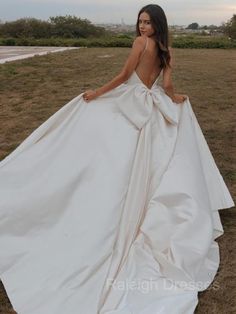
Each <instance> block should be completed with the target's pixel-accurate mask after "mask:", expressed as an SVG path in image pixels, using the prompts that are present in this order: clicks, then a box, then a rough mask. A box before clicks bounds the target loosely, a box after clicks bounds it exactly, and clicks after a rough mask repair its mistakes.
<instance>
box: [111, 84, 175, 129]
mask: <svg viewBox="0 0 236 314" xmlns="http://www.w3.org/2000/svg"><path fill="white" fill-rule="evenodd" d="M117 104H118V107H119V109H120V110H121V112H122V113H123V114H124V115H125V116H126V117H127V118H128V119H129V120H130V121H131V122H132V123H133V124H134V125H135V126H136V127H137V128H138V129H142V128H143V126H144V125H145V124H146V122H148V120H149V119H150V118H151V116H152V110H153V106H156V107H157V109H158V110H159V111H160V112H161V113H162V115H163V116H164V117H165V118H166V119H167V120H168V121H169V122H170V123H172V124H175V125H177V124H178V121H179V108H178V105H177V104H175V103H174V102H172V100H171V98H170V97H168V96H167V95H166V94H165V93H164V91H163V90H162V88H161V87H160V86H157V87H154V88H152V89H148V88H147V87H145V86H143V85H139V84H138V85H133V86H129V88H127V91H125V92H124V93H122V95H121V96H119V97H118V98H117Z"/></svg>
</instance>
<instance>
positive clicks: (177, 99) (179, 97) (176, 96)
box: [171, 94, 188, 104]
mask: <svg viewBox="0 0 236 314" xmlns="http://www.w3.org/2000/svg"><path fill="white" fill-rule="evenodd" d="M187 98H188V95H181V94H174V96H173V97H172V98H171V99H172V101H173V102H175V103H177V104H180V103H182V102H184V101H185V100H186V99H187Z"/></svg>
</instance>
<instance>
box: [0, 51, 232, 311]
mask: <svg viewBox="0 0 236 314" xmlns="http://www.w3.org/2000/svg"><path fill="white" fill-rule="evenodd" d="M129 51H130V49H129V48H83V49H79V50H72V51H68V52H61V53H57V54H50V55H46V56H40V57H39V56H36V57H34V58H30V59H25V60H21V61H17V62H13V63H9V64H3V65H0V104H1V109H0V159H3V158H4V157H5V156H6V155H8V154H9V153H10V152H11V151H13V150H14V148H16V147H17V146H18V145H19V144H20V143H21V142H22V141H23V140H24V139H25V138H26V137H27V136H28V135H29V134H30V133H31V132H32V131H33V130H34V129H35V128H37V127H38V126H39V125H40V124H41V123H42V122H44V121H45V120H46V119H47V118H49V116H51V115H52V114H53V113H54V112H55V111H57V110H58V109H59V108H61V107H62V106H63V105H64V104H65V103H67V102H68V101H69V100H71V99H72V98H74V97H75V96H77V95H78V94H80V93H81V92H83V91H85V90H86V89H90V88H96V87H99V86H101V85H103V84H104V83H106V82H107V81H108V80H109V79H111V78H113V77H114V76H115V75H116V74H118V73H119V70H120V69H121V67H122V66H123V63H124V62H125V59H126V57H127V56H128V53H129ZM174 56H175V71H174V78H173V80H174V84H175V89H176V92H178V93H184V94H187V95H189V97H190V101H191V104H192V107H193V109H194V111H195V114H196V116H197V119H198V121H199V124H200V126H201V128H202V131H203V133H204V135H205V137H206V140H207V142H208V145H209V147H210V149H211V151H212V154H213V156H214V158H215V161H216V163H217V165H218V167H219V170H220V172H221V174H222V175H223V177H224V180H225V182H226V184H227V186H228V188H229V190H230V192H231V194H232V196H233V197H235V196H236V171H235V165H236V162H235V158H236V143H235V142H236V137H235V124H236V123H235V122H236V121H235V116H236V110H235V105H236V104H235V103H236V101H235V84H236V50H224V49H174ZM220 215H221V219H222V223H223V227H224V230H225V233H224V235H223V236H222V237H220V238H219V239H218V243H219V245H220V253H221V263H220V267H219V271H218V273H217V275H216V278H215V281H214V283H213V284H212V286H210V287H209V288H208V289H207V290H206V291H204V292H202V293H200V294H199V298H200V300H199V305H198V307H197V310H196V314H203V313H204V314H234V313H236V298H235V295H236V272H235V269H236V211H235V208H231V209H226V210H222V211H220ZM199 232H200V230H199ZM215 286H217V287H218V289H214V287H215ZM10 313H14V312H13V311H12V309H11V305H10V302H9V300H8V298H7V295H6V293H5V291H4V288H3V286H1V287H0V314H10ZM32 314H33V313H32ZM68 314H69V313H68ZM170 314H171V313H170Z"/></svg>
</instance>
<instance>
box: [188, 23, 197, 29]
mask: <svg viewBox="0 0 236 314" xmlns="http://www.w3.org/2000/svg"><path fill="white" fill-rule="evenodd" d="M198 27H199V25H198V23H192V24H189V25H188V26H187V27H186V29H198Z"/></svg>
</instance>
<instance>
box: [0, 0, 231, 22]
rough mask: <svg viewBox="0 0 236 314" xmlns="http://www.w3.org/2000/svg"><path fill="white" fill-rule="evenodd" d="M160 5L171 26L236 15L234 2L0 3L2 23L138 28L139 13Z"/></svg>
mask: <svg viewBox="0 0 236 314" xmlns="http://www.w3.org/2000/svg"><path fill="white" fill-rule="evenodd" d="M151 3H152V4H158V5H160V6H161V7H162V9H163V10H164V11H165V14H166V17H167V20H168V24H169V25H189V24H190V23H193V22H196V23H198V24H199V25H210V24H214V25H217V26H219V25H221V24H222V23H223V22H226V21H228V20H229V19H230V18H231V17H232V16H233V14H236V1H235V0H187V1H186V0H160V1H151V2H149V1H143V0H119V1H117V0H96V1H95V0H7V1H6V0H0V20H1V22H5V21H13V20H16V19H18V18H22V17H35V18H38V19H42V20H47V19H48V18H49V17H50V16H57V15H66V14H68V15H75V16H77V17H80V18H82V19H85V18H86V19H88V20H90V21H91V22H92V23H121V22H122V21H123V22H124V23H125V24H135V23H136V18H137V14H138V11H139V10H140V9H141V8H142V7H143V6H144V5H147V4H151Z"/></svg>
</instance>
